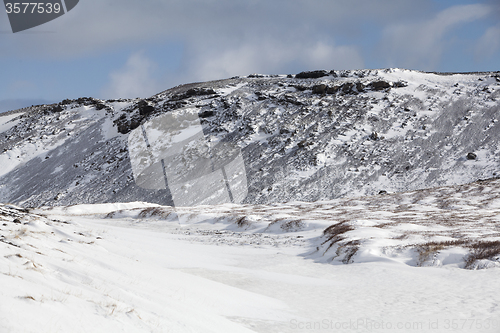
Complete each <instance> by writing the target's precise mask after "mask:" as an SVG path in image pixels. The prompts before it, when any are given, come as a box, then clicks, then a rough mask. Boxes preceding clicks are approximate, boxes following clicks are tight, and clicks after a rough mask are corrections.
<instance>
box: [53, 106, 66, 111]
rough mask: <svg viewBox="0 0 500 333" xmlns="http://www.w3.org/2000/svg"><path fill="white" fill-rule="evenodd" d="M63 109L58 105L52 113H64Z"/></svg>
mask: <svg viewBox="0 0 500 333" xmlns="http://www.w3.org/2000/svg"><path fill="white" fill-rule="evenodd" d="M62 110H63V108H62V106H60V105H56V106H54V107H53V108H52V112H62Z"/></svg>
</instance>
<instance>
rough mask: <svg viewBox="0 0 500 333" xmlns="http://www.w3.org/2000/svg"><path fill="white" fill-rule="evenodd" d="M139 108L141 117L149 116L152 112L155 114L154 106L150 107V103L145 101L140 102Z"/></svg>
mask: <svg viewBox="0 0 500 333" xmlns="http://www.w3.org/2000/svg"><path fill="white" fill-rule="evenodd" d="M137 106H138V107H139V114H140V115H141V116H145V115H147V114H150V113H151V112H153V111H154V110H155V108H154V106H152V105H149V103H148V102H146V101H145V100H141V101H139V103H137Z"/></svg>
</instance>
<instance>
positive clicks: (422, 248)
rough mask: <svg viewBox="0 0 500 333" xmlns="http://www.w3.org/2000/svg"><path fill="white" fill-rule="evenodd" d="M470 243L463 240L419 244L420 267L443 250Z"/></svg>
mask: <svg viewBox="0 0 500 333" xmlns="http://www.w3.org/2000/svg"><path fill="white" fill-rule="evenodd" d="M468 242H469V241H468V240H466V239H463V240H454V241H444V242H427V243H424V244H419V245H418V246H417V251H418V263H419V266H422V265H423V263H424V262H426V261H427V260H428V259H429V257H431V256H432V255H434V254H435V253H437V252H439V251H441V250H444V249H446V248H449V247H453V246H463V245H464V244H467V243H468Z"/></svg>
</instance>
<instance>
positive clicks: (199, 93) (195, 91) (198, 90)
mask: <svg viewBox="0 0 500 333" xmlns="http://www.w3.org/2000/svg"><path fill="white" fill-rule="evenodd" d="M215 94H216V92H215V90H213V89H203V88H193V89H189V90H188V91H186V96H187V97H191V96H204V95H215Z"/></svg>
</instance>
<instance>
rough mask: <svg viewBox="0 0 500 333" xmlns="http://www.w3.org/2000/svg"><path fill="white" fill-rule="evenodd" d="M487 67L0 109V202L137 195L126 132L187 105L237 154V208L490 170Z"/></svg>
mask: <svg viewBox="0 0 500 333" xmlns="http://www.w3.org/2000/svg"><path fill="white" fill-rule="evenodd" d="M499 100H500V74H499V73H498V72H495V73H469V74H441V73H422V72H417V71H409V70H401V69H387V70H359V71H315V72H304V73H300V74H297V75H288V76H286V75H282V76H278V75H275V76H272V75H271V76H269V75H249V76H247V77H235V78H231V79H227V80H220V81H213V82H206V83H195V84H188V85H183V86H179V87H175V88H172V89H169V90H166V91H164V92H162V93H159V94H157V95H155V96H152V97H151V98H147V99H144V100H142V99H135V100H109V101H102V100H96V99H92V98H80V99H78V100H65V101H62V102H61V103H59V104H57V105H44V106H37V107H31V108H26V109H21V110H18V111H15V112H9V113H7V114H2V115H0V165H1V166H2V167H1V169H0V202H11V203H16V204H19V205H22V206H25V207H28V206H31V207H33V206H42V205H49V206H50V205H71V204H82V203H103V202H130V201H146V202H152V203H159V204H164V205H169V204H172V197H171V194H170V192H169V191H168V190H164V189H156V190H148V189H144V188H141V187H139V186H137V185H136V183H135V180H134V174H133V171H132V166H131V161H130V154H129V150H128V136H129V133H131V131H133V130H134V129H137V128H139V126H140V125H141V124H144V123H147V122H154V121H155V119H157V118H158V117H160V116H162V115H164V114H166V113H169V112H171V111H173V110H177V109H180V108H196V109H197V110H198V115H199V118H200V119H201V126H202V127H203V133H204V135H205V137H206V138H207V140H208V141H217V140H221V139H223V140H225V141H231V142H232V143H233V144H235V145H236V146H238V147H239V148H240V150H241V154H242V157H243V161H244V164H245V171H246V179H247V185H248V193H247V195H246V198H245V199H244V200H243V203H251V204H266V203H275V202H288V201H296V200H300V201H316V200H326V199H333V198H339V197H346V196H347V197H354V196H361V195H373V194H378V193H379V192H381V191H388V192H400V191H406V190H416V189H423V188H431V187H436V186H442V185H454V184H465V183H469V182H472V181H476V180H478V179H485V178H492V177H495V176H496V175H497V173H498V172H500V169H499V161H500V146H499V142H500V122H499V119H500V112H499V111H500V103H499Z"/></svg>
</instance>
